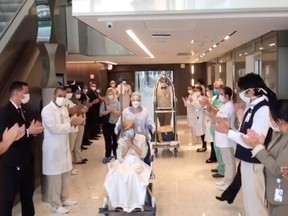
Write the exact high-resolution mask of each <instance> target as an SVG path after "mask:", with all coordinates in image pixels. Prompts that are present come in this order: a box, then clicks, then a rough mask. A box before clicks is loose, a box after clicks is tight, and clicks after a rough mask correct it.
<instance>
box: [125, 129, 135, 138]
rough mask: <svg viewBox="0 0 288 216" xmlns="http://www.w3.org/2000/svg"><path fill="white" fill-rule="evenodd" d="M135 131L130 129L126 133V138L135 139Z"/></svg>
mask: <svg viewBox="0 0 288 216" xmlns="http://www.w3.org/2000/svg"><path fill="white" fill-rule="evenodd" d="M134 135H135V131H134V130H133V129H129V130H126V131H125V136H127V137H134Z"/></svg>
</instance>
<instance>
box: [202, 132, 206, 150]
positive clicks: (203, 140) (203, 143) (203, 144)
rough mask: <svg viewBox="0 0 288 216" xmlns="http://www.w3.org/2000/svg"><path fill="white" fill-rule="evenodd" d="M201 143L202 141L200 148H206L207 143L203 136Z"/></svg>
mask: <svg viewBox="0 0 288 216" xmlns="http://www.w3.org/2000/svg"><path fill="white" fill-rule="evenodd" d="M201 141H202V148H207V143H206V142H205V135H204V134H203V135H201Z"/></svg>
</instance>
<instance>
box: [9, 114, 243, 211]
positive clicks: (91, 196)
mask: <svg viewBox="0 0 288 216" xmlns="http://www.w3.org/2000/svg"><path fill="white" fill-rule="evenodd" d="M178 135H179V139H180V141H181V148H180V150H179V154H178V157H174V156H173V155H172V152H170V151H169V150H164V151H162V153H161V154H160V157H158V158H156V160H155V167H154V168H155V174H156V179H155V180H154V182H153V190H154V193H155V196H156V202H157V215H158V216H176V215H177V216H240V215H243V204H242V194H241V193H239V194H238V197H237V198H236V200H235V202H234V204H233V205H229V204H227V203H223V202H219V201H217V200H216V199H215V195H219V194H220V193H221V192H220V191H219V189H217V187H216V186H215V182H216V181H219V179H213V178H212V177H211V171H210V170H211V169H213V168H215V166H216V164H205V163H204V161H205V160H206V159H207V158H208V156H209V152H208V151H207V152H205V153H197V152H196V149H197V148H199V146H200V145H199V144H198V145H194V146H188V145H187V144H188V143H189V138H190V134H189V128H187V126H186V121H185V120H179V121H178ZM103 152H104V144H103V138H101V140H100V141H95V142H94V143H93V144H92V145H91V146H90V147H89V149H88V150H86V151H84V152H83V155H84V157H86V158H88V159H89V161H88V163H87V164H85V165H78V166H77V169H79V174H78V175H77V176H72V177H71V193H70V198H71V199H75V200H77V201H78V205H77V206H76V207H71V208H70V213H69V215H71V216H72V215H73V216H94V215H99V214H98V208H99V207H101V206H102V198H101V196H102V194H103V193H104V187H103V182H104V179H105V175H106V173H107V169H108V168H107V166H106V165H103V164H102V163H101V159H102V156H103ZM40 191H41V189H40V188H37V190H36V191H35V195H34V203H35V208H36V215H37V216H47V215H53V214H51V213H50V211H49V204H48V203H44V202H42V201H41V192H40ZM13 215H15V216H20V215H21V214H20V205H17V206H15V208H14V209H13ZM114 215H116V214H114ZM117 215H125V214H123V213H121V214H117ZM129 215H132V214H129ZM138 215H139V214H138ZM141 215H143V214H141Z"/></svg>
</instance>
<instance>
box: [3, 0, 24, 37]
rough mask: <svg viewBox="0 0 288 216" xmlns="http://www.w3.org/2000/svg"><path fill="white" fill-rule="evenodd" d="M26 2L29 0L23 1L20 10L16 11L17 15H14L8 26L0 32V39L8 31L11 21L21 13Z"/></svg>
mask: <svg viewBox="0 0 288 216" xmlns="http://www.w3.org/2000/svg"><path fill="white" fill-rule="evenodd" d="M26 2H27V0H23V1H22V4H21V5H20V6H19V8H18V10H17V11H16V12H15V15H14V16H13V18H12V19H10V20H9V21H8V22H7V25H6V27H5V28H4V30H3V31H2V32H1V33H0V40H1V39H2V37H3V35H4V34H5V33H6V32H7V29H8V28H9V27H10V26H11V23H12V22H13V21H14V20H15V18H16V17H17V15H18V14H19V12H20V11H21V9H22V8H23V6H24V5H25V3H26ZM10 3H13V2H10ZM2 13H3V10H2Z"/></svg>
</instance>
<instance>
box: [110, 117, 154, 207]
mask: <svg viewBox="0 0 288 216" xmlns="http://www.w3.org/2000/svg"><path fill="white" fill-rule="evenodd" d="M122 130H123V134H124V136H123V137H122V138H120V139H119V140H118V149H117V156H118V159H117V160H116V161H115V162H114V164H113V167H112V168H111V169H110V170H109V172H108V174H107V176H106V180H105V188H106V191H107V193H108V196H109V198H110V201H111V204H112V207H113V208H115V210H116V211H125V212H132V211H142V210H143V206H144V203H145V196H146V190H147V186H148V184H149V178H150V173H151V168H150V166H148V165H147V164H146V163H145V162H144V161H143V159H144V158H145V157H146V155H147V153H148V148H149V147H148V145H147V141H146V137H145V136H144V135H141V134H138V133H136V132H135V131H136V130H135V124H134V121H133V120H126V121H125V122H124V123H123V125H122Z"/></svg>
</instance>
